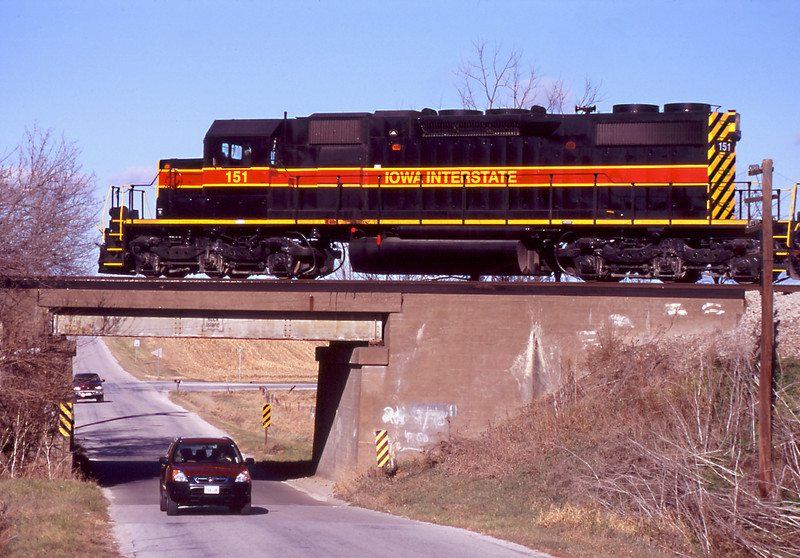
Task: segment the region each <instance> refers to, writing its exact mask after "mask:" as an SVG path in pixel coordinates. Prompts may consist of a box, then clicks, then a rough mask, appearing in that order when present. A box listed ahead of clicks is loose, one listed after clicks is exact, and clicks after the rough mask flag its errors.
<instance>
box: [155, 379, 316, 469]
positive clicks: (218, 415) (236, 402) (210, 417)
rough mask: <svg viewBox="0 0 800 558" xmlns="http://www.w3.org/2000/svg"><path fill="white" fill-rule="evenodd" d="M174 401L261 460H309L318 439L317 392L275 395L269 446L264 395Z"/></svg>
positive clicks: (202, 395)
mask: <svg viewBox="0 0 800 558" xmlns="http://www.w3.org/2000/svg"><path fill="white" fill-rule="evenodd" d="M170 399H172V400H173V401H175V402H176V403H177V404H179V405H181V406H182V407H184V408H186V409H188V410H190V411H192V412H196V413H198V414H199V415H200V416H202V417H203V418H204V419H205V420H207V421H208V422H210V423H211V424H213V425H214V426H216V427H218V428H221V429H222V430H224V431H225V432H227V433H228V434H230V435H231V436H232V437H233V438H234V439H235V440H236V443H237V444H238V445H239V447H240V449H241V450H242V451H243V452H244V453H246V454H248V455H252V456H254V457H255V458H256V460H259V461H269V462H274V461H282V462H283V461H290V462H297V461H309V460H310V459H311V451H312V444H313V439H314V408H315V404H316V391H292V392H290V393H286V392H272V393H271V403H270V404H271V405H272V421H271V424H270V427H269V432H268V436H267V440H266V441H267V443H266V446H265V440H264V438H265V436H264V428H263V426H262V424H261V411H262V406H263V404H264V396H263V395H261V393H260V392H253V391H231V392H199V391H196V392H181V393H175V392H172V393H171V394H170Z"/></svg>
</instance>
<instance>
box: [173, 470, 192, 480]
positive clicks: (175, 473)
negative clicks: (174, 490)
mask: <svg viewBox="0 0 800 558" xmlns="http://www.w3.org/2000/svg"><path fill="white" fill-rule="evenodd" d="M172 480H174V481H175V482H189V479H188V478H187V477H186V475H185V474H184V472H183V471H180V470H178V469H173V470H172Z"/></svg>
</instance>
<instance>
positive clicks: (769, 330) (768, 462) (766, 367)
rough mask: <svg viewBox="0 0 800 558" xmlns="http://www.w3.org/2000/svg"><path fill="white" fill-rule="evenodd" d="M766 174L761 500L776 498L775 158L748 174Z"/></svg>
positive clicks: (760, 399) (760, 382) (760, 388)
mask: <svg viewBox="0 0 800 558" xmlns="http://www.w3.org/2000/svg"><path fill="white" fill-rule="evenodd" d="M761 173H763V174H764V179H763V181H762V194H761V207H762V210H761V261H762V265H761V370H760V374H759V378H758V472H759V479H758V481H759V482H758V486H759V492H760V493H761V497H762V498H771V497H772V495H773V492H774V491H773V486H774V481H773V479H774V473H773V468H772V364H773V361H774V355H775V352H774V351H775V339H774V338H775V320H774V315H773V299H772V268H773V263H774V261H773V260H774V256H773V247H772V245H773V232H772V159H764V160H763V161H762V164H761V167H760V168H759V167H758V166H757V165H751V167H750V171H749V174H751V175H753V174H761Z"/></svg>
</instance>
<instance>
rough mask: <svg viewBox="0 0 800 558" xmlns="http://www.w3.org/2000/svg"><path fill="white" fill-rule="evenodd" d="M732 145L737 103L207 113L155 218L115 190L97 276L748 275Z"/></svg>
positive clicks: (787, 262)
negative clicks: (192, 151) (217, 116)
mask: <svg viewBox="0 0 800 558" xmlns="http://www.w3.org/2000/svg"><path fill="white" fill-rule="evenodd" d="M740 138H741V132H740V118H739V115H738V114H737V113H736V112H735V111H726V112H720V111H718V110H712V107H711V105H708V104H703V103H672V104H667V105H664V107H663V110H662V108H661V107H659V106H658V105H649V104H623V105H615V106H614V107H613V111H612V112H610V113H597V112H593V111H588V110H587V111H583V112H581V113H578V111H576V114H553V113H548V112H547V111H546V110H545V109H544V108H542V107H539V106H533V107H532V108H531V109H492V110H487V111H485V112H482V111H475V110H440V111H435V110H432V109H423V110H396V111H376V112H374V113H367V112H364V113H317V114H312V115H310V116H307V117H298V118H291V119H290V118H287V116H286V114H284V116H283V118H278V119H252V120H216V121H214V122H213V124H212V125H211V127H210V128H209V130H208V132H207V134H206V136H205V139H204V145H203V157H202V158H196V159H163V160H161V161H160V162H159V168H158V176H157V184H156V192H157V196H156V206H155V215H148V216H145V215H144V210H145V209H146V206H147V200H146V198H145V189H144V188H142V187H117V186H112V188H111V191H110V194H109V202H108V205H110V209H109V211H108V216H109V218H108V222H107V226H106V227H105V229H104V235H103V244H102V246H101V248H100V260H99V271H100V273H109V274H126V275H134V274H140V275H144V276H147V277H159V276H166V277H184V276H186V275H189V274H201V273H202V274H205V275H207V276H209V277H214V278H220V277H226V276H228V277H240V278H241V277H247V276H250V275H261V274H266V275H272V276H275V277H279V278H284V277H285V278H316V277H321V276H325V275H328V274H330V273H332V272H334V271H335V270H336V269H337V268H338V267H339V266H340V265H342V262H343V260H346V259H347V258H349V263H350V265H351V266H352V269H353V271H356V272H362V273H368V274H392V275H395V274H399V275H411V274H413V275H426V276H430V275H451V276H466V277H470V278H478V277H484V276H496V277H497V276H499V277H513V276H549V275H551V274H555V275H556V276H557V277H558V276H562V275H565V274H566V275H572V276H575V277H579V278H581V279H583V280H594V281H615V280H620V279H622V278H624V277H629V276H635V277H642V278H650V279H660V280H663V281H668V282H694V281H696V280H698V279H699V278H700V276H701V274H703V273H706V274H709V275H711V276H712V277H714V278H730V279H734V280H737V281H739V282H755V281H758V280H759V278H760V275H761V258H760V246H761V238H760V235H759V232H758V230H756V229H754V228H752V227H750V225H752V221H751V219H749V216H748V215H745V214H744V212H743V209H742V208H743V196H742V194H741V191H739V190H737V187H736V183H735V181H734V176H735V163H736V144H737V142H738V141H739V140H740ZM792 203H794V201H793V202H792ZM108 205H107V206H108ZM775 227H776V229H775V230H776V233H775V239H773V242H774V248H775V251H776V252H775V253H776V256H775V259H776V264H777V267H779V268H780V267H781V266H783V268H788V270H789V271H790V272H791V273H792V274H793V275H797V274H798V272H800V266H798V264H797V254H798V250H797V248H798V239H797V230H796V229H797V227H796V223H795V222H794V221H793V220H789V221H777V222H776V223H775ZM345 247H346V248H347V257H345V256H344V253H345Z"/></svg>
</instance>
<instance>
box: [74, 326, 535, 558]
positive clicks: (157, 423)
mask: <svg viewBox="0 0 800 558" xmlns="http://www.w3.org/2000/svg"><path fill="white" fill-rule="evenodd" d="M74 371H75V372H89V371H92V372H98V373H99V374H100V375H101V376H102V377H103V378H105V379H106V383H105V392H106V396H105V399H106V400H105V402H102V403H94V402H80V403H78V404H76V406H75V420H76V438H77V441H78V442H79V443H80V444H82V445H83V446H84V447H86V448H87V451H88V455H89V458H90V459H91V461H92V467H93V470H94V471H95V472H96V474H97V475H98V477H99V480H100V483H101V485H102V486H103V487H105V489H106V493H107V495H108V497H109V500H110V502H111V505H110V513H111V518H112V519H113V521H114V523H115V527H114V533H115V536H117V538H118V540H119V542H120V548H121V550H122V552H123V553H124V554H125V555H127V556H137V557H159V558H161V557H164V556H168V557H170V558H184V557H186V558H196V557H198V556H203V557H211V556H259V557H263V556H275V557H280V558H287V557H292V558H295V557H314V558H317V557H332V558H337V557H341V558H345V557H346V558H353V557H360V556H364V557H370V558H374V557H382V556H386V557H390V556H391V557H397V556H420V557H424V556H431V557H433V556H435V557H436V558H449V557H451V558H464V557H470V556H475V557H481V558H486V557H522V556H534V557H540V558H541V557H545V556H546V555H545V554H542V553H539V552H536V551H532V550H529V549H527V548H525V547H522V546H518V545H514V544H511V543H508V542H505V541H500V540H497V539H492V538H490V537H485V536H482V535H478V534H475V533H472V532H469V531H465V530H462V529H454V528H451V527H442V526H439V525H432V524H428V523H422V522H418V521H412V520H408V519H403V518H399V517H395V516H391V515H388V514H382V513H378V512H373V511H369V510H364V509H360V508H355V507H349V506H346V505H344V504H342V503H341V502H336V501H333V500H320V499H317V498H314V497H312V496H310V495H309V494H307V493H305V492H302V491H300V490H297V489H296V488H294V487H292V486H291V485H290V484H287V483H285V482H280V481H279V480H271V479H258V478H257V479H255V480H254V482H253V513H252V514H251V515H249V516H239V515H234V514H231V513H229V512H227V511H226V510H222V509H213V508H212V509H181V510H180V513H179V515H177V516H173V517H167V515H166V514H165V513H163V512H161V511H159V507H158V470H159V469H158V463H157V459H158V457H159V456H160V455H162V454H163V452H164V451H165V450H166V448H167V446H168V445H169V442H170V440H172V439H173V438H174V437H175V436H178V435H187V436H188V435H193V436H196V435H212V436H217V435H221V434H222V433H221V432H220V431H219V430H217V429H216V428H214V427H213V426H211V425H209V424H208V423H206V422H204V421H203V420H201V419H200V418H199V417H198V416H197V415H194V414H192V413H189V412H187V411H185V410H184V409H182V408H180V407H178V406H176V405H174V404H172V403H171V402H170V401H169V399H168V398H167V394H166V392H165V391H164V390H159V389H156V387H155V386H153V385H151V384H149V383H147V382H139V381H138V380H136V379H135V378H134V377H133V376H131V375H129V374H128V373H127V372H125V371H124V370H122V368H121V367H120V366H119V364H118V363H117V362H116V360H115V359H114V358H113V357H112V356H111V354H110V353H109V351H108V349H107V348H106V346H105V344H104V343H102V341H100V340H98V339H90V340H89V339H81V340H79V342H78V355H77V357H76V358H75V360H74Z"/></svg>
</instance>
